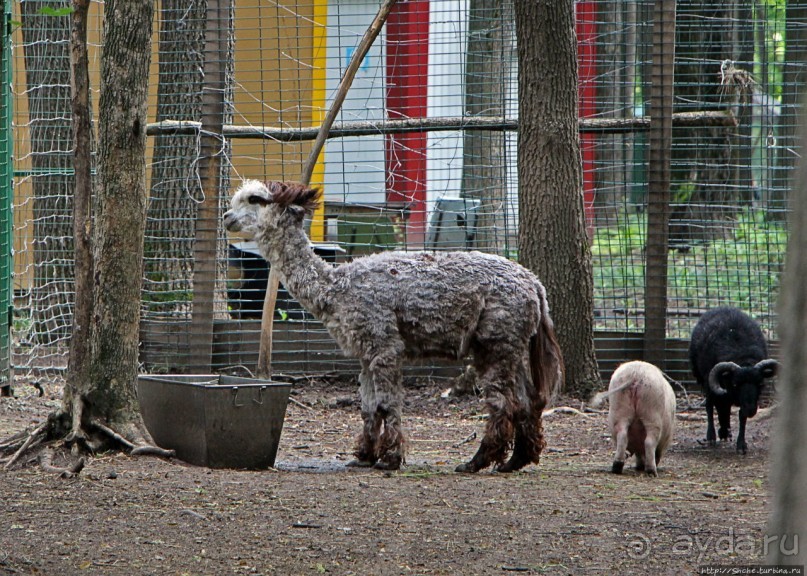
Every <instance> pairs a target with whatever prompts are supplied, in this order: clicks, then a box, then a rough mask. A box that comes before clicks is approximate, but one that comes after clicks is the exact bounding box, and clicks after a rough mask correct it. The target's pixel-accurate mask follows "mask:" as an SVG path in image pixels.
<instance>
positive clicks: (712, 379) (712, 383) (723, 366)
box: [709, 362, 739, 396]
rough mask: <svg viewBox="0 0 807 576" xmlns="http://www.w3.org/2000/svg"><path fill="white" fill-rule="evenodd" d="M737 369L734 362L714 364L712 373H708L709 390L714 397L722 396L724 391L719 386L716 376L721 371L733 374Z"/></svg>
mask: <svg viewBox="0 0 807 576" xmlns="http://www.w3.org/2000/svg"><path fill="white" fill-rule="evenodd" d="M737 368H739V366H738V365H737V364H735V363H734V362H720V363H718V364H715V366H714V368H712V371H711V372H709V389H710V390H711V391H712V392H713V393H714V394H715V395H716V396H722V395H723V394H725V393H726V389H725V388H723V387H722V386H720V383H719V382H718V381H717V376H718V374H720V372H722V371H723V370H731V371H732V372H734V371H735V370H737Z"/></svg>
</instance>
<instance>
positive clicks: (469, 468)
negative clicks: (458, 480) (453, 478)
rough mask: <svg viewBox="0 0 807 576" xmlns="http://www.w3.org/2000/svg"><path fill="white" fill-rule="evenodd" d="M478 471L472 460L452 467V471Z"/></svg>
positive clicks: (467, 472)
mask: <svg viewBox="0 0 807 576" xmlns="http://www.w3.org/2000/svg"><path fill="white" fill-rule="evenodd" d="M478 471H479V468H477V467H476V466H474V464H473V462H466V463H465V464H460V465H459V466H457V467H456V468H454V472H459V473H460V474H475V473H476V472H478Z"/></svg>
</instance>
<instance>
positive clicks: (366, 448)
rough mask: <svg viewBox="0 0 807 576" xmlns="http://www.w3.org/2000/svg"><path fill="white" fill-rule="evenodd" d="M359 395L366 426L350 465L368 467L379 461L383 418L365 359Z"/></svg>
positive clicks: (358, 440) (357, 441) (358, 439)
mask: <svg viewBox="0 0 807 576" xmlns="http://www.w3.org/2000/svg"><path fill="white" fill-rule="evenodd" d="M359 395H360V397H361V417H362V421H363V422H364V426H363V428H362V433H361V434H360V435H359V437H358V438H357V440H356V448H355V450H354V452H353V455H354V456H355V460H352V461H350V462H349V463H348V466H351V467H358V468H368V467H370V466H372V465H373V464H375V463H376V462H377V461H378V456H377V453H378V448H377V446H378V440H379V436H380V435H381V425H382V424H383V418H382V417H381V415H380V414H379V413H378V412H377V411H376V405H377V403H376V399H375V386H374V385H373V380H372V378H371V377H370V367H369V363H367V362H365V361H362V370H361V374H359Z"/></svg>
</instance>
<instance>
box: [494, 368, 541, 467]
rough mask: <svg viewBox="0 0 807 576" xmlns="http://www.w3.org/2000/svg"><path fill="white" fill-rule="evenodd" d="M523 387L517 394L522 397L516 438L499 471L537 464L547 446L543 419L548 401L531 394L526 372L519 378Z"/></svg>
mask: <svg viewBox="0 0 807 576" xmlns="http://www.w3.org/2000/svg"><path fill="white" fill-rule="evenodd" d="M519 381H520V382H521V383H522V387H521V388H520V389H519V391H518V393H517V394H516V396H517V397H519V398H520V401H519V413H518V417H517V418H516V420H515V440H514V441H513V453H512V454H511V455H510V459H509V460H508V461H507V462H505V463H504V464H502V465H501V466H499V467H498V468H497V471H498V472H514V471H516V470H520V469H521V468H523V467H524V466H526V465H528V464H537V463H538V462H539V461H540V459H541V452H542V451H543V449H544V448H545V447H546V440H545V439H544V433H543V432H544V431H543V422H542V420H541V418H542V415H543V410H544V408H545V407H546V402H545V401H542V400H541V399H540V398H538V397H535V395H533V394H530V392H529V391H528V390H530V389H531V386H532V382H531V381H530V380H529V377H528V376H527V374H526V372H524V373H523V374H522V375H521V377H520V380H519Z"/></svg>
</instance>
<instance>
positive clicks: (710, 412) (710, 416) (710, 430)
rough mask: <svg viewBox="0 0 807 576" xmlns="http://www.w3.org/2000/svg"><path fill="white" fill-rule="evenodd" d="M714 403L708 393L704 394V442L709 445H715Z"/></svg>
mask: <svg viewBox="0 0 807 576" xmlns="http://www.w3.org/2000/svg"><path fill="white" fill-rule="evenodd" d="M714 409H715V405H714V402H713V401H712V398H711V396H710V395H709V394H707V395H706V443H707V444H709V446H712V447H714V446H716V445H717V434H715V413H714Z"/></svg>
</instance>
